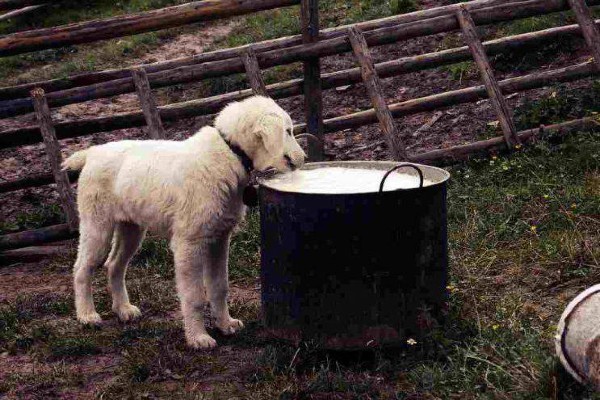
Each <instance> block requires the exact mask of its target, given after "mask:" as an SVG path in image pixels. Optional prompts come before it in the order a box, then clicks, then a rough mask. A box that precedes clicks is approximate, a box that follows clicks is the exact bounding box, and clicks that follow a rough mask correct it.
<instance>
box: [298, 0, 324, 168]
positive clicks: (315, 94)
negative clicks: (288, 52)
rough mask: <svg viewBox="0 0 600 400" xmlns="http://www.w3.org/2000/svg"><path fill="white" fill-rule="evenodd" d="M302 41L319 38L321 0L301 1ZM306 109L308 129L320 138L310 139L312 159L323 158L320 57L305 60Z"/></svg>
mask: <svg viewBox="0 0 600 400" xmlns="http://www.w3.org/2000/svg"><path fill="white" fill-rule="evenodd" d="M300 19H301V24H302V42H303V43H313V42H317V41H318V40H319V0H302V1H301V3H300ZM303 67H304V88H303V89H304V111H305V115H306V131H307V132H308V133H310V134H311V135H314V136H316V137H317V139H318V140H309V141H308V158H309V160H310V161H320V160H323V156H324V143H325V142H324V140H323V139H324V138H323V95H322V93H321V64H320V60H319V57H314V58H310V59H307V60H306V61H304V64H303Z"/></svg>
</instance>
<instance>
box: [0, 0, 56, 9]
mask: <svg viewBox="0 0 600 400" xmlns="http://www.w3.org/2000/svg"><path fill="white" fill-rule="evenodd" d="M47 2H48V0H0V11H5V10H16V9H18V8H25V7H27V6H33V5H36V4H43V3H47ZM55 2H56V3H57V2H58V1H55Z"/></svg>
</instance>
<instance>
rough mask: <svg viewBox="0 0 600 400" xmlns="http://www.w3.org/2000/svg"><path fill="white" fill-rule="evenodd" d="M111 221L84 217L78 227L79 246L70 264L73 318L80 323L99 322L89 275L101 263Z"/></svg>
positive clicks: (106, 250)
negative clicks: (73, 306)
mask: <svg viewBox="0 0 600 400" xmlns="http://www.w3.org/2000/svg"><path fill="white" fill-rule="evenodd" d="M113 227H114V225H113V224H109V223H105V224H98V223H96V222H95V221H91V220H89V219H86V218H82V219H81V223H80V226H79V249H78V252H77V261H75V266H74V267H73V275H74V279H73V284H74V288H75V309H76V311H77V319H78V320H79V321H80V322H82V323H84V324H98V323H100V322H101V321H102V319H101V318H100V315H98V313H97V312H96V308H95V307H94V299H93V297H92V276H93V274H94V270H95V269H96V268H97V267H98V266H100V265H101V264H102V262H103V261H104V260H105V258H106V254H107V253H108V250H109V248H110V239H111V237H112V235H113Z"/></svg>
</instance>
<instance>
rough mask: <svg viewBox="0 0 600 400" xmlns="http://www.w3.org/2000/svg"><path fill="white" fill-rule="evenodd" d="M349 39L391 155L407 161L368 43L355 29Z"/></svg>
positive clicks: (352, 29)
mask: <svg viewBox="0 0 600 400" xmlns="http://www.w3.org/2000/svg"><path fill="white" fill-rule="evenodd" d="M348 38H349V39H350V43H351V45H352V49H353V50H354V55H355V56H356V59H357V60H358V64H359V65H360V70H361V74H362V78H363V82H364V84H365V86H366V88H367V92H368V93H369V97H370V98H371V103H373V108H374V109H375V113H376V114H377V119H378V120H379V123H380V124H381V129H382V131H383V134H384V138H385V140H386V142H387V145H388V149H389V151H390V154H391V156H392V158H393V159H394V160H397V161H402V160H406V148H405V146H404V144H403V143H402V141H401V140H400V134H399V133H398V129H397V128H396V124H395V123H394V118H392V114H391V113H390V110H389V108H388V106H387V104H386V102H385V98H384V96H383V90H382V89H381V82H380V80H379V76H378V75H377V72H376V71H375V67H374V65H373V60H372V58H371V53H370V52H369V48H368V46H367V41H366V40H365V37H364V36H363V34H362V32H360V31H359V30H358V29H356V28H354V27H353V28H349V29H348Z"/></svg>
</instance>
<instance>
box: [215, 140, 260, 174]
mask: <svg viewBox="0 0 600 400" xmlns="http://www.w3.org/2000/svg"><path fill="white" fill-rule="evenodd" d="M215 129H216V128H215ZM217 131H218V132H219V135H221V138H223V141H224V142H225V143H226V144H227V146H229V149H231V151H233V153H234V154H235V155H236V156H238V158H239V159H240V162H241V163H242V165H243V166H244V169H245V170H246V173H247V174H248V175H250V173H251V172H252V170H253V169H254V164H253V163H252V160H251V159H250V157H248V154H246V152H245V151H244V150H242V149H241V148H240V146H238V145H236V144H233V143H231V142H230V141H229V140H227V139H225V136H223V134H222V133H221V131H219V130H218V129H217Z"/></svg>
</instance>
